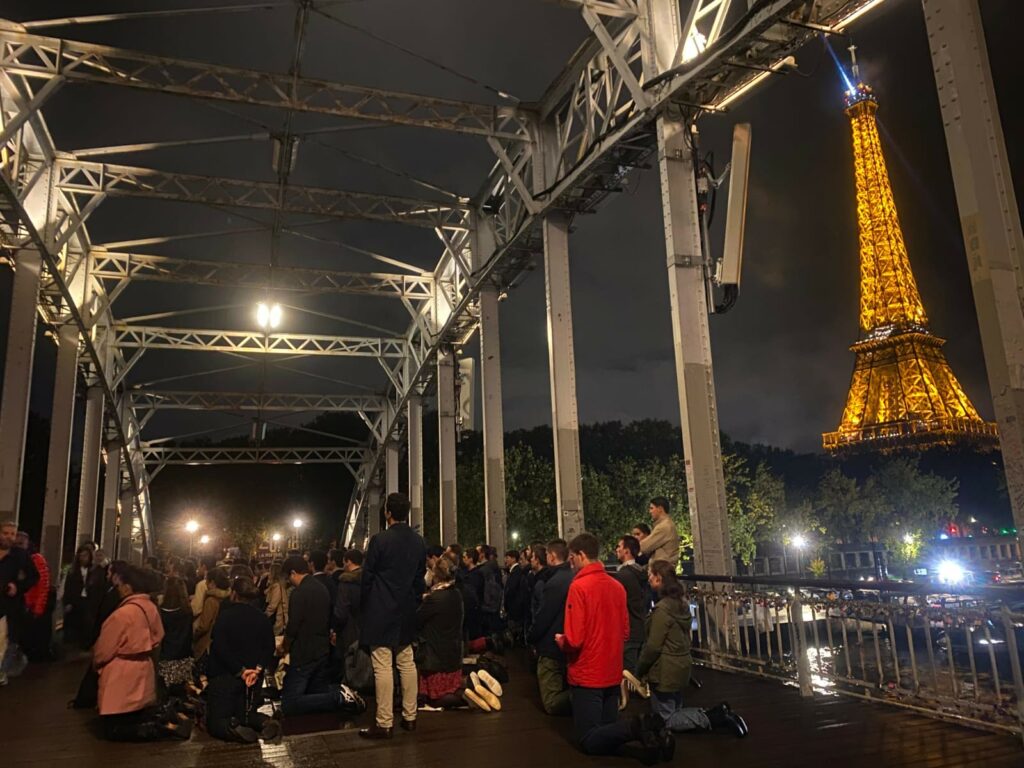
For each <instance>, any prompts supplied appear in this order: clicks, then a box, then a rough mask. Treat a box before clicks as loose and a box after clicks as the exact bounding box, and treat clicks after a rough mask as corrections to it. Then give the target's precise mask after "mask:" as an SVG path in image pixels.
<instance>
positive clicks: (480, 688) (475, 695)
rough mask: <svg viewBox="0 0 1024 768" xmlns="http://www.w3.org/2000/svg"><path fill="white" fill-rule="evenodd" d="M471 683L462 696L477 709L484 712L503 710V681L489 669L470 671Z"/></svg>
mask: <svg viewBox="0 0 1024 768" xmlns="http://www.w3.org/2000/svg"><path fill="white" fill-rule="evenodd" d="M467 682H469V685H467V686H466V690H465V691H463V693H462V696H463V698H465V700H466V701H467V702H468V703H469V705H470V706H471V707H473V708H475V709H479V710H480V711H482V712H498V711H500V710H501V695H502V693H503V690H502V688H501V683H499V682H498V681H497V680H495V679H494V676H493V675H492V674H491V673H490V672H488V671H487V670H484V669H481V670H479V671H477V672H470V673H469V680H468V681H467Z"/></svg>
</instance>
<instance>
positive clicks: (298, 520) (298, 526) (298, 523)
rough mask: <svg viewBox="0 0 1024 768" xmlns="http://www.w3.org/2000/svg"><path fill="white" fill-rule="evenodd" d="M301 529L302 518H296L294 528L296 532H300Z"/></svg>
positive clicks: (293, 521) (293, 523)
mask: <svg viewBox="0 0 1024 768" xmlns="http://www.w3.org/2000/svg"><path fill="white" fill-rule="evenodd" d="M301 527H302V518H299V517H296V518H295V519H294V520H292V528H294V529H295V530H299V528H301Z"/></svg>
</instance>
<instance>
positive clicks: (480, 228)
mask: <svg viewBox="0 0 1024 768" xmlns="http://www.w3.org/2000/svg"><path fill="white" fill-rule="evenodd" d="M472 243H473V247H472V252H473V268H474V269H480V268H481V267H482V266H483V265H484V262H485V261H486V259H487V257H489V256H490V255H491V254H492V253H493V252H494V245H495V243H494V227H493V222H492V221H491V220H490V219H489V218H487V217H486V216H483V215H480V214H477V215H476V216H474V222H473V241H472ZM479 301H480V384H481V389H482V398H481V399H482V400H483V410H484V413H483V431H484V504H485V505H486V508H485V510H484V511H485V514H484V522H485V525H486V540H487V542H488V543H489V544H490V545H491V546H492V547H495V548H496V549H497V550H498V553H499V555H501V554H503V553H504V552H505V550H506V549H507V548H508V521H507V517H506V507H505V422H504V418H503V415H502V398H501V326H500V316H499V311H498V304H499V302H498V289H497V287H495V286H494V285H493V284H492V283H489V282H488V283H486V284H485V285H484V286H483V287H481V289H480V299H479Z"/></svg>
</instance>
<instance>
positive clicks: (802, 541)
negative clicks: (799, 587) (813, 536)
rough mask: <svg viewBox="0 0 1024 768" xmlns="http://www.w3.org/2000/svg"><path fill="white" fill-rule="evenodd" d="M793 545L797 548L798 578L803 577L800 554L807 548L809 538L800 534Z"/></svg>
mask: <svg viewBox="0 0 1024 768" xmlns="http://www.w3.org/2000/svg"><path fill="white" fill-rule="evenodd" d="M791 543H792V544H793V546H794V547H796V574H797V576H798V577H799V576H803V563H801V562H800V553H801V552H803V550H804V548H805V547H806V546H807V537H806V536H804V535H803V534H802V533H798V534H797V535H796V536H794V537H793V539H792V541H791Z"/></svg>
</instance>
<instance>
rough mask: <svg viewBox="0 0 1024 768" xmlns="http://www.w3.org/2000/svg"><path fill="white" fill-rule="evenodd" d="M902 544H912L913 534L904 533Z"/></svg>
mask: <svg viewBox="0 0 1024 768" xmlns="http://www.w3.org/2000/svg"><path fill="white" fill-rule="evenodd" d="M903 543H904V544H913V543H914V534H912V533H905V534H903Z"/></svg>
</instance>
